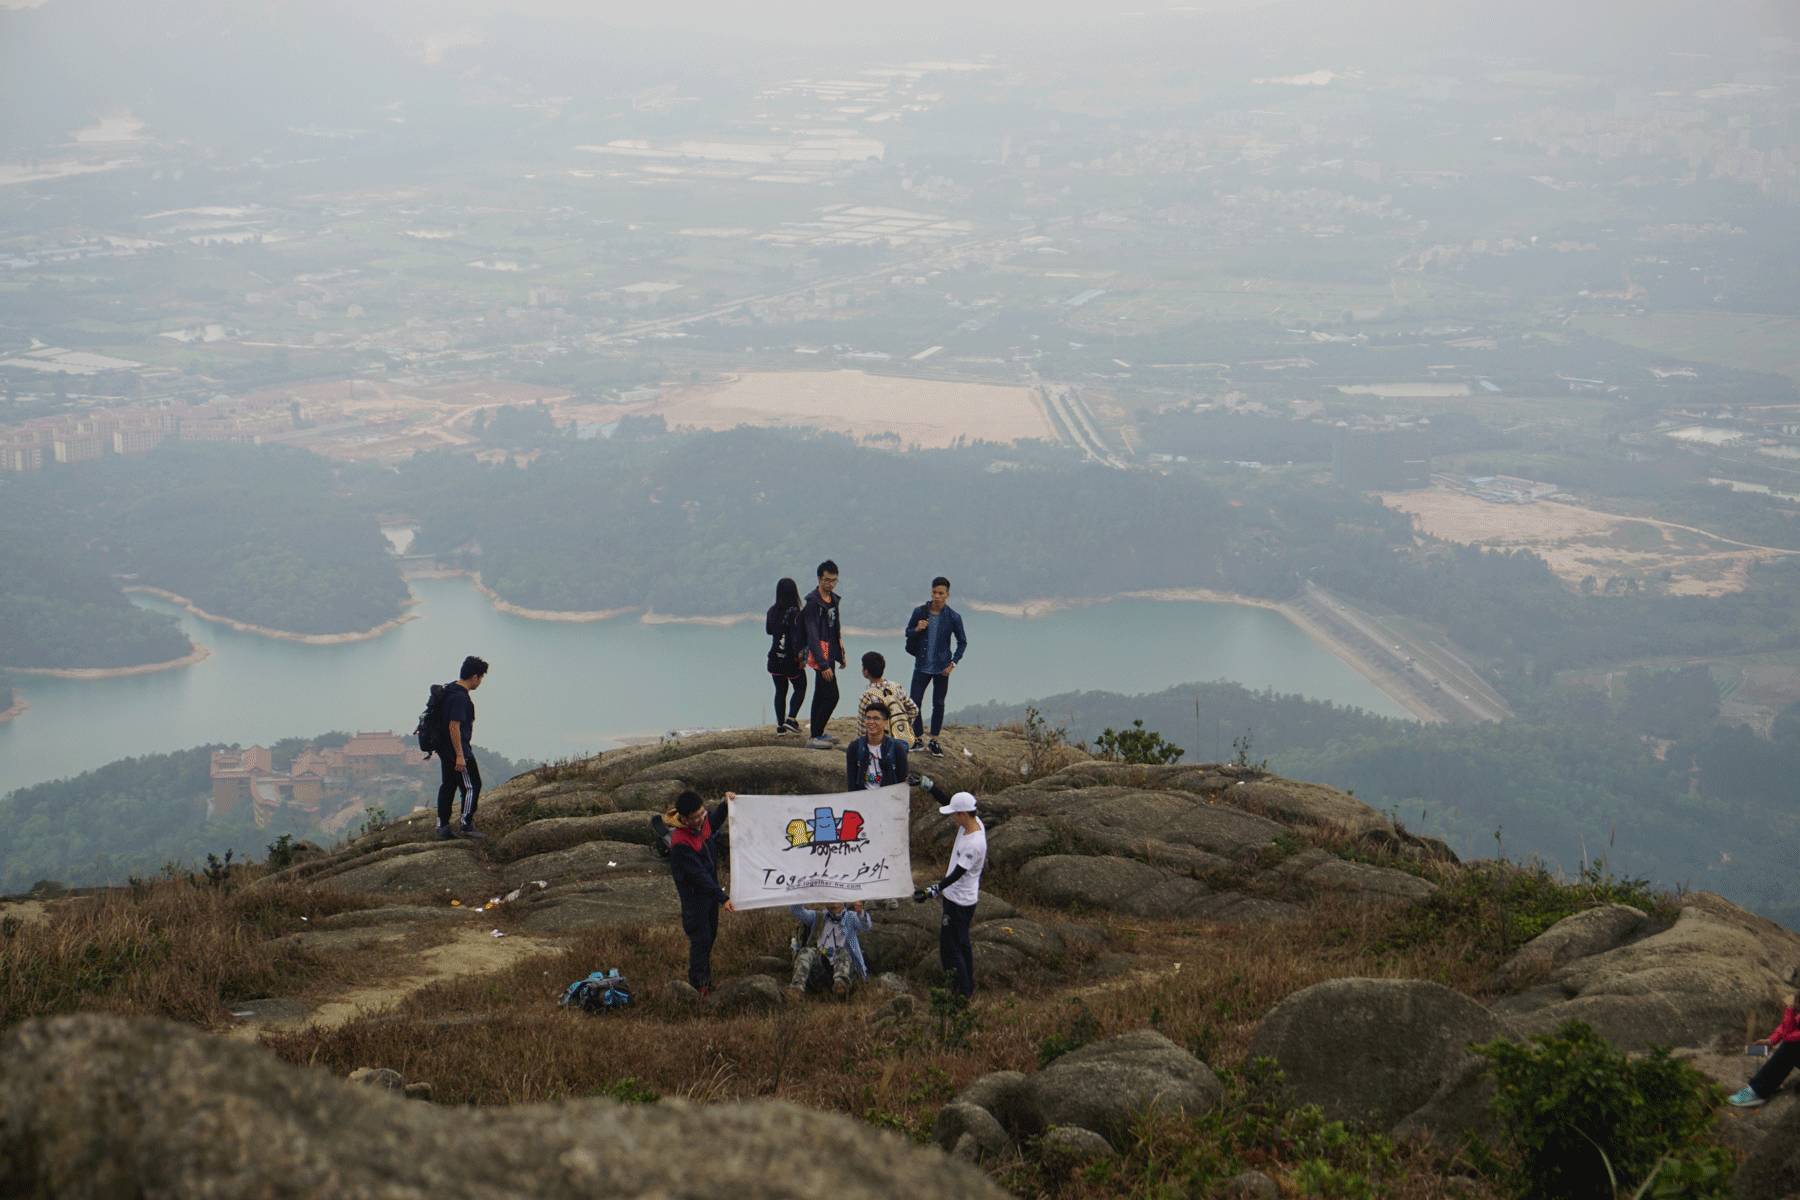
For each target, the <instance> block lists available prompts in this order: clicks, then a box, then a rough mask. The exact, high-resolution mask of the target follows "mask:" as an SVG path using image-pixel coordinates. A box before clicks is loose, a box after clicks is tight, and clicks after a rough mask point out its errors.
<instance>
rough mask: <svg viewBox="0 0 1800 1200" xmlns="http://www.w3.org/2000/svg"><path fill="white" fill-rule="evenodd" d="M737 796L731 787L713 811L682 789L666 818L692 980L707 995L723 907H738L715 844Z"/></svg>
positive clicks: (673, 872) (732, 910) (673, 873)
mask: <svg viewBox="0 0 1800 1200" xmlns="http://www.w3.org/2000/svg"><path fill="white" fill-rule="evenodd" d="M736 799H737V793H735V792H726V793H725V803H724V804H721V805H719V806H718V807H717V808H715V809H713V811H712V812H711V813H710V814H709V813H708V812H707V811H706V805H705V804H704V803H703V802H702V801H701V799H700V797H699V796H697V795H695V794H694V793H693V792H683V793H681V795H680V796H679V797H677V798H676V800H675V808H674V811H673V812H670V813H668V814H666V818H665V819H666V822H667V824H668V825H669V826H671V828H670V830H669V873H670V874H671V875H673V876H674V877H675V893H676V895H678V896H679V897H680V898H681V931H682V932H683V933H685V934H687V940H688V983H689V984H690V985H692V986H693V988H694V990H695V991H697V992H699V993H700V996H701V998H702V999H704V998H705V997H706V996H707V995H708V994H710V993H711V992H712V948H713V942H715V941H716V940H718V936H719V909H720V907H721V906H723V907H724V909H725V911H726V912H736V911H737V910H736V909H735V908H733V907H732V905H731V897H730V896H728V895H726V894H725V889H724V888H722V887H720V886H719V860H718V856H717V851H716V848H715V845H714V843H715V842H716V841H717V839H718V836H719V834H720V833H721V832H722V831H723V830H724V829H725V827H726V820H727V819H728V817H729V814H730V811H731V810H730V805H731V802H732V801H733V800H736Z"/></svg>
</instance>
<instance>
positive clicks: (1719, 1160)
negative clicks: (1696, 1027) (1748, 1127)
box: [1475, 1021, 1731, 1200]
mask: <svg viewBox="0 0 1800 1200" xmlns="http://www.w3.org/2000/svg"><path fill="white" fill-rule="evenodd" d="M1475 1050H1476V1052H1477V1053H1479V1054H1480V1055H1482V1056H1483V1057H1485V1058H1486V1059H1487V1060H1488V1061H1489V1062H1491V1063H1493V1071H1494V1081H1495V1084H1496V1085H1497V1092H1496V1094H1495V1097H1494V1101H1493V1111H1494V1115H1495V1116H1496V1117H1497V1118H1498V1119H1499V1122H1500V1127H1501V1133H1502V1139H1503V1161H1504V1166H1503V1167H1502V1173H1503V1174H1504V1176H1505V1179H1506V1182H1507V1183H1508V1184H1510V1185H1511V1187H1512V1188H1513V1190H1514V1192H1515V1193H1516V1194H1517V1195H1519V1196H1521V1197H1550V1196H1554V1197H1562V1198H1566V1200H1588V1198H1589V1197H1592V1198H1593V1200H1613V1197H1614V1196H1615V1195H1620V1194H1623V1195H1632V1194H1633V1193H1634V1191H1635V1189H1637V1188H1638V1187H1639V1186H1640V1185H1642V1184H1643V1183H1644V1182H1645V1181H1646V1180H1650V1181H1651V1182H1650V1187H1651V1190H1650V1191H1649V1192H1648V1193H1647V1195H1649V1196H1663V1197H1667V1198H1671V1200H1672V1198H1673V1197H1683V1198H1687V1200H1701V1198H1711V1197H1724V1196H1727V1195H1729V1194H1730V1181H1731V1178H1730V1177H1731V1172H1730V1169H1729V1165H1728V1164H1729V1162H1730V1159H1729V1156H1728V1155H1724V1154H1723V1152H1722V1151H1720V1149H1719V1148H1718V1147H1717V1146H1714V1145H1711V1144H1710V1143H1708V1142H1707V1141H1706V1140H1705V1139H1706V1137H1707V1135H1708V1132H1709V1128H1710V1123H1711V1120H1712V1114H1713V1110H1714V1109H1715V1108H1716V1107H1717V1106H1718V1102H1719V1095H1718V1089H1717V1088H1716V1087H1714V1086H1713V1085H1712V1084H1711V1083H1710V1082H1709V1081H1708V1080H1707V1079H1706V1078H1705V1077H1704V1076H1702V1075H1701V1074H1700V1073H1699V1072H1698V1071H1696V1070H1694V1068H1692V1067H1690V1066H1688V1065H1687V1064H1686V1063H1683V1062H1677V1061H1676V1060H1675V1059H1673V1058H1671V1057H1669V1053H1668V1051H1667V1050H1656V1051H1654V1052H1652V1053H1651V1054H1649V1055H1648V1056H1646V1057H1643V1058H1635V1059H1634V1058H1632V1057H1630V1056H1628V1055H1627V1054H1625V1052H1624V1051H1622V1050H1619V1049H1617V1048H1615V1047H1614V1046H1613V1045H1612V1044H1611V1043H1610V1042H1608V1041H1607V1040H1606V1039H1605V1038H1603V1037H1601V1036H1600V1035H1599V1034H1598V1033H1595V1032H1594V1030H1593V1029H1592V1028H1590V1027H1589V1026H1587V1025H1584V1024H1582V1023H1581V1022H1579V1021H1570V1022H1569V1023H1567V1024H1565V1025H1563V1026H1562V1027H1561V1028H1559V1029H1558V1030H1557V1031H1556V1032H1555V1033H1554V1034H1547V1035H1545V1034H1540V1035H1538V1036H1537V1037H1534V1038H1532V1039H1531V1040H1530V1042H1529V1043H1527V1044H1524V1045H1520V1044H1518V1043H1515V1042H1509V1041H1505V1040H1500V1041H1494V1042H1489V1043H1486V1044H1484V1045H1480V1046H1476V1047H1475ZM1665 1160H1666V1161H1665ZM1653 1172H1654V1173H1655V1178H1654V1179H1652V1173H1653ZM1659 1189H1660V1190H1659ZM1667 1189H1675V1190H1667Z"/></svg>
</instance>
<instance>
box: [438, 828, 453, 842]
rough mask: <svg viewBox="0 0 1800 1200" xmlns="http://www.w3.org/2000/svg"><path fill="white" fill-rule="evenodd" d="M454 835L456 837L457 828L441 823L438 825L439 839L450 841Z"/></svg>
mask: <svg viewBox="0 0 1800 1200" xmlns="http://www.w3.org/2000/svg"><path fill="white" fill-rule="evenodd" d="M454 837H456V830H454V829H452V828H450V827H449V826H448V825H439V826H438V827H437V840H438V841H440V842H448V841H450V840H451V839H453V838H454Z"/></svg>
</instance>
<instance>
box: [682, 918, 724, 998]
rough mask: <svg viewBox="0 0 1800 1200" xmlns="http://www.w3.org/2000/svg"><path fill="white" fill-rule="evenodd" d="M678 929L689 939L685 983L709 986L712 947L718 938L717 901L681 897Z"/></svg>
mask: <svg viewBox="0 0 1800 1200" xmlns="http://www.w3.org/2000/svg"><path fill="white" fill-rule="evenodd" d="M681 932H683V933H685V934H687V940H688V982H689V983H691V984H693V985H694V987H696V988H709V987H711V986H712V948H713V943H714V942H716V941H718V940H719V902H718V901H717V900H683V901H682V902H681Z"/></svg>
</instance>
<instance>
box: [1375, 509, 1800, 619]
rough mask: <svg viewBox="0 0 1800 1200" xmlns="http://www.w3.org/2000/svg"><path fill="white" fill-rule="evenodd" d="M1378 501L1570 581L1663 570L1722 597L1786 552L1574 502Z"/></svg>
mask: <svg viewBox="0 0 1800 1200" xmlns="http://www.w3.org/2000/svg"><path fill="white" fill-rule="evenodd" d="M1380 500H1381V502H1382V503H1383V504H1385V505H1387V506H1388V507H1389V508H1391V509H1394V510H1396V511H1398V512H1403V513H1406V514H1408V515H1409V516H1411V517H1412V518H1413V524H1414V526H1415V527H1416V528H1417V529H1418V530H1419V531H1420V532H1422V533H1427V534H1430V535H1431V536H1433V537H1437V538H1442V539H1444V540H1445V541H1451V542H1461V543H1463V544H1465V545H1478V546H1495V547H1507V548H1515V547H1516V548H1522V549H1526V550H1530V551H1532V552H1533V553H1535V554H1537V555H1539V556H1541V557H1542V558H1543V559H1544V561H1546V562H1547V563H1549V564H1550V569H1551V570H1552V571H1554V572H1555V573H1556V575H1557V577H1558V578H1559V579H1561V580H1563V581H1564V582H1565V583H1567V584H1569V586H1571V587H1579V586H1580V585H1581V581H1582V580H1583V579H1585V578H1587V577H1588V576H1592V577H1593V578H1594V580H1595V582H1596V583H1597V584H1599V585H1601V586H1604V585H1605V583H1606V581H1607V580H1609V579H1612V578H1614V577H1616V576H1621V575H1635V576H1639V577H1648V576H1651V575H1656V574H1659V573H1661V572H1663V571H1669V572H1671V573H1672V574H1673V578H1672V580H1671V581H1670V583H1669V585H1668V591H1669V592H1670V593H1671V594H1674V595H1678V596H1723V595H1727V594H1729V593H1731V592H1737V591H1742V590H1743V589H1744V587H1745V586H1746V585H1747V584H1748V583H1749V572H1750V566H1751V564H1752V563H1755V562H1757V561H1758V560H1760V559H1766V558H1771V557H1777V556H1780V555H1783V554H1788V553H1792V552H1791V551H1784V550H1775V549H1771V548H1768V547H1763V546H1751V545H1746V544H1744V543H1742V542H1734V541H1732V540H1730V539H1729V538H1721V537H1718V536H1716V535H1713V534H1709V533H1707V532H1706V531H1704V530H1700V529H1693V528H1691V527H1689V526H1685V525H1674V524H1670V523H1668V522H1665V521H1653V520H1648V519H1645V518H1641V517H1621V516H1619V515H1617V514H1615V513H1607V512H1601V511H1599V510H1597V509H1592V508H1582V507H1581V506H1579V505H1574V504H1558V503H1555V502H1552V501H1547V500H1543V501H1539V502H1538V503H1536V504H1489V503H1488V502H1487V501H1485V500H1477V499H1476V498H1475V497H1473V496H1466V495H1464V494H1462V493H1461V492H1456V491H1452V490H1450V489H1448V488H1436V487H1434V488H1431V489H1429V490H1426V491H1414V492H1387V493H1383V494H1382V495H1381V496H1380Z"/></svg>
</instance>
